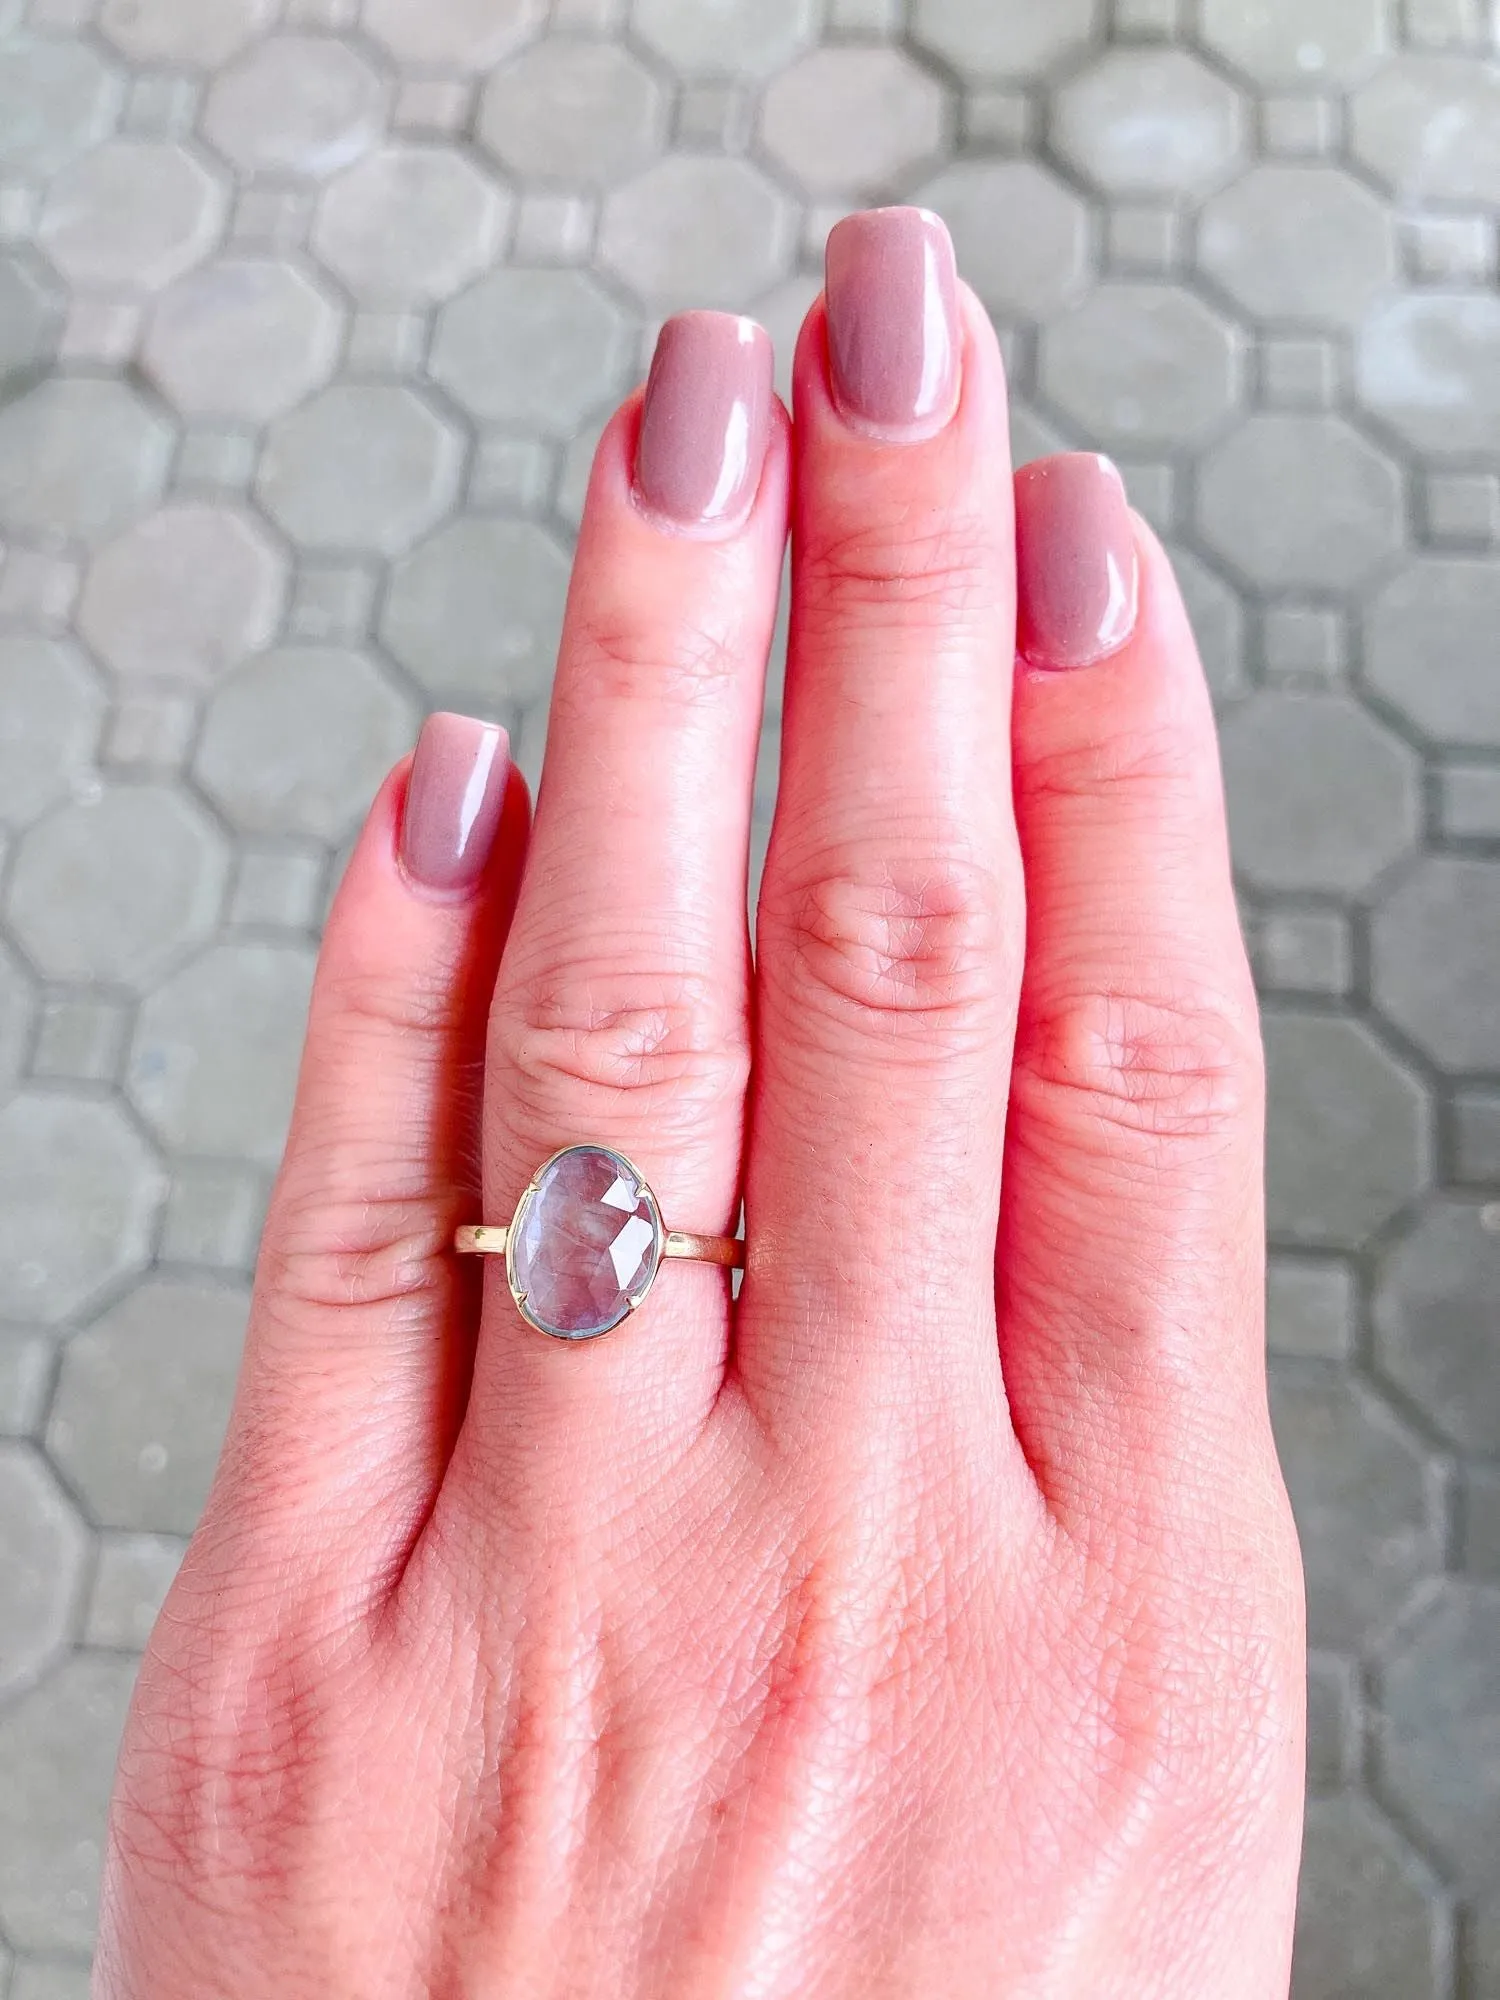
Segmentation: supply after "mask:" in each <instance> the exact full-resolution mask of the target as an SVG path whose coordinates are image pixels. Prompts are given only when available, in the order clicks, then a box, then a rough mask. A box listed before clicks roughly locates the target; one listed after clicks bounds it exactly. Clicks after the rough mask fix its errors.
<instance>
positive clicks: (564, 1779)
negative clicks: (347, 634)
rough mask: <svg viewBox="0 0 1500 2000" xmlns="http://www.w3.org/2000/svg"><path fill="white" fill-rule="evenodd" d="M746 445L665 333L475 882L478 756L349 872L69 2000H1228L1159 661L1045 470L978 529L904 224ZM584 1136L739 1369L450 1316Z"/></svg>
mask: <svg viewBox="0 0 1500 2000" xmlns="http://www.w3.org/2000/svg"><path fill="white" fill-rule="evenodd" d="M796 383H797V394H796V411H797V425H796V434H795V437H794V436H793V434H792V431H791V429H790V427H789V425H788V423H787V420H786V418H785V415H784V413H783V412H782V411H781V409H780V407H779V405H777V404H776V403H775V401H774V398H773V396H772V394H771V390H770V359H769V353H768V348H767V344H766V341H765V338H764V336H763V335H761V334H759V333H758V332H757V331H755V330H753V329H751V328H749V327H748V325H747V323H745V322H742V321H735V320H731V319H726V318H723V317H721V316H716V315H692V316H689V317H687V318H686V319H684V320H680V321H677V322H673V323H672V324H671V325H669V327H668V328H667V331H666V333H665V335H664V337H663V343H662V347H661V350H660V352H659V354H658V359H657V363H656V366H655V369H654V371H653V378H652V383H651V385H650V389H649V392H648V394H647V396H646V397H645V400H644V404H642V402H641V401H640V400H639V399H638V400H636V401H633V402H632V403H630V404H629V405H628V406H627V407H626V409H625V410H624V411H622V412H621V414H620V415H619V417H618V418H617V419H616V421H615V422H614V424H613V425H612V427H611V428H610V430H609V431H608V432H607V434H606V435H605V438H604V441H603V443H602V446H601V448H600V451H599V456H598V462H597V466H596V469H595V473H594V479H593V486H592V492H591V495H590V500H589V506H588V515H587V520H586V522H585V525H584V529H583V536H582V543H581V547H580V550H579V556H578V566H577V573H576V576H575V580H574V587H573V593H572V599H571V603H570V607H569V613H568V620H567V629H566V634H565V637H564V641H563V647H562V658H561V664H560V668H559V675H558V683H557V693H556V700H555V706H554V711H553V721H552V733H551V742H550V747H549V752H548V762H547V772H546V779H545V782H544V785H543V788H542V793H541V797H540V802H539V807H538V813H537V820H536V827H535V832H534V835H533V836H532V838H531V839H530V843H529V854H527V855H526V856H525V866H524V877H523V875H522V860H523V848H524V847H525V846H526V801H525V796H524V793H523V790H522V788H521V786H520V783H519V781H518V780H516V779H515V778H513V777H512V778H510V779H509V780H507V777H506V773H505V769H504V759H503V754H502V753H503V745H502V743H501V740H500V738H499V736H498V733H497V732H495V731H493V730H486V729H484V728H481V727H480V726H479V725H477V724H469V723H465V722H462V721H460V720H458V719H456V718H451V717H450V718H442V719H439V720H438V721H436V722H435V723H433V724H431V725H429V729H428V732H427V734H426V735H425V736H424V739H423V742H422V745H421V746H420V748H419V750H418V753H417V757H416V761H415V766H414V767H413V768H410V769H408V768H405V767H403V769H402V770H400V771H398V772H397V773H396V774H395V775H394V777H393V778H392V780H391V782H390V783H389V785H388V786H387V787H386V789H385V791H384V792H383V793H382V795H381V797H380V799H379V801H378V803H377V804H376V806H375V809H374V812H373V815H372V817H371V819H370V822H369V825H368V827H367V829H366V831H365V833H364V836H363V839H362V842H361V844H360V846H359V849H358V852H357V853H356V855H355V857H354V860H353V863H352V866H351V867H350V870H349V874H348V879H347V880H346V882H345V884H344V888H343V891H342V894H341V896H340V898H339V902H338V906H337V909H336V911H335V913H334V916H333V919H332V921H331V924H330V926H329V931H328V937H327V942H326V946H325V949H324V954H323V959H322V964H321V969H320V973H319V978H318V984H317V991H316V996H315V1000H314V1005H313V1013H312V1021H311V1026H310V1031H309V1038H308V1047H307V1055H306V1060H305V1065H304V1069H303V1076H302V1083H301V1089H300V1096H299V1100H298V1106H297V1112H296V1118H295V1123H294V1129H293V1133H292V1137H291V1141H290V1144H289V1147H288V1152H287V1157H286V1163H285V1166H284V1168H283V1171H282V1174H281V1178H280V1183H279V1187H278V1191H277V1195H276V1199H275V1202H274V1206H273V1212H272V1215H271V1218H270V1222H269V1226H268V1229H267V1234H266V1242H265V1250H264V1254H263V1258H262V1263H261V1269H260V1274H259V1281H258V1286H257V1292H256V1302H255V1308H254V1313H253V1321H252V1328H251V1334H250V1339H249V1344H248V1350H247V1354H246V1359H245V1366H244V1374H243V1379H242V1383H241V1387H240V1393H239V1397H238V1401H237V1404H236V1408H235V1412H234V1417H233V1422H232V1426H231V1430H230V1435H229V1439H228V1443H227V1445H226V1448H225V1454H224V1460H223V1464H222V1467H221V1470H220V1474H219V1477H218V1480H217V1483H216V1486H215V1489H214V1493H213V1497H212V1499H211V1501H210V1504H209V1507H208V1510H207V1514H206V1517H205V1519H204V1521H203V1525H202V1527H201V1529H200V1531H199V1533H198V1535H197V1537H196V1539H195V1541H194V1543H193V1545H192V1548H191V1551H190V1553H189V1556H188V1559H187V1562H186V1564H185V1566H184V1569H183V1571H182V1574H181V1576H180V1579H179V1581H178V1583H177V1585H176V1588H175V1589H174V1591H173V1593H172V1596H171V1599H170V1601H169V1603H168V1605H167V1608H166V1611H165V1613H164V1615H163V1618H162V1621H161V1624H160V1626H159V1628H158V1631H157V1633H156V1636H155V1639H154V1642H153V1645H152V1647H151V1651H150V1654H149V1657H148V1660H147V1663H146V1667H145V1670H144V1673H143V1675H142V1679H141V1683H140V1688H139V1692H138V1695H137V1698H136V1702H135V1707H134V1711H133V1714H132V1717H131V1721H130V1725H129V1729H128V1732H127V1737H126V1741H125V1746H124V1752H123V1756H122V1761H121V1766H120V1775H119V1780H118V1787H117V1794H116V1799H115V1805H114V1812H113V1823H112V1836H111V1844H110V1855H109V1863H108V1871H107V1883H106V1907H105V1915H104V1928H103V1941H102V1946H101V1953H100V1960H99V1967H100V1969H99V1973H98V1985H97V1988H96V1991H97V1992H98V1994H99V1995H101V1996H102V2000H177V1996H189V1995H190V1996H192V1997H193V2000H213V1996H234V2000H259V1996H263V1995H264V1996H267V2000H270V1996H275V2000H303V1996H309V2000H329V1997H330V1996H350V2000H353V1996H358V2000H386V1996H391V2000H396V1996H401V2000H407V1997H408V1996H417V1995H431V1996H457V1995H464V1996H487V1997H488V1996H493V1997H494V2000H501V1996H503V2000H533V1997H535V2000H543V1996H546V2000H563V1996H567V1997H568V2000H573V1996H599V2000H604V1996H609V2000H644V1996H652V2000H657V1996H663V2000H664V1996H672V2000H695V1996H714V2000H720V1996H725V1997H726V2000H727V1996H745V2000H750V1996H754V2000H781V1996H788V1997H789V2000H790V1996H796V2000H846V1996H847V2000H879V1996H886V1995H890V1996H896V1995H901V1996H907V1995H911V1996H937V1995H942V1996H943V2000H970V1997H971V1996H975V1997H977V1996H981V1995H982V1996H985V2000H1011V1996H1027V2000H1040V1996H1046V2000H1057V1996H1069V2000H1112V1997H1113V1996H1119V2000H1126V1997H1127V1996H1128V2000H1157V1996H1162V1997H1163V2000H1165V1997H1166V1996H1183V2000H1188V1996H1191V2000H1271V1996H1284V1994H1285V1992H1286V1986H1287V1979H1288V1965H1289V1959H1290V1938H1291V1923H1292V1909H1293V1900H1294V1884H1295V1877H1296V1870H1297V1860H1298V1848H1299V1833H1300V1805H1301V1772H1302V1740H1301V1729H1302V1720H1301V1673H1302V1633H1301V1595H1300V1580H1299V1572H1298V1563H1297V1555H1296V1548H1295V1541H1294V1537H1293V1532H1292V1528H1291V1526H1290V1522H1289V1516H1288V1512H1287V1508H1286V1504H1285V1500H1284V1496H1283V1492H1282V1487H1281V1483H1280V1479H1279V1475H1278V1472H1277V1468H1276V1462H1275V1457H1274V1453H1273V1449H1272V1444H1271V1438H1270V1433H1269V1427H1268V1424H1267V1419H1266V1413H1265V1395H1264V1382H1263V1364H1262V1327H1261V1278H1262V1272H1261V1234H1262V1228H1261V1192H1260V1180H1261V1118H1262V1103H1261V1099H1262V1084H1261V1069H1260V1058H1259V1044H1258V1037H1257V1026H1256V1014H1255V1004H1254V999H1253V995H1252V989H1251V983H1250V979H1249V975H1248V972H1247V969H1246V964H1245V959H1244V954H1243V951H1242V948H1241V944H1240V939H1239V933H1238V927H1237V923H1236V915H1235V908H1234V902H1233V898H1232V895H1231V889H1230V879H1229V867H1228V861H1227V857H1226V841H1225V832H1224V819H1223V810H1222V803H1221V798H1220V789H1219V779H1218V770H1217V760H1216V756H1215V744H1214V731H1213V722H1212V716H1211V712H1210V705H1209V699H1208V695H1207V693H1206V690H1205V687H1204V683H1203V679H1202V675H1201V671H1200V669H1199V666H1198V663H1197V659H1196V656H1195V652H1194V647H1193V642H1192V638H1191V635H1190V632H1189V628H1188V624H1187V620H1186V618H1185V616H1184V613H1183V608H1182V605H1181V602H1180V600H1179V597H1178V594H1177V590H1176V588H1175V585H1174V583H1173V579H1172V575H1171V572H1170V569H1169V566H1168V564H1167V562H1166V560H1165V558H1164V556H1163V554H1162V551H1161V550H1160V548H1159V547H1158V546H1157V544H1156V542H1155V541H1154V540H1153V538H1152V536H1151V535H1150V533H1149V531H1148V530H1147V529H1146V528H1145V527H1144V526H1143V524H1142V523H1141V522H1140V521H1138V520H1136V519H1135V518H1134V517H1133V516H1131V515H1130V514H1129V512H1128V510H1127V508H1126V505H1125V502H1124V498H1123V493H1122V490H1121V488H1120V486H1119V482H1118V479H1117V477H1116V476H1115V474H1114V473H1113V471H1112V470H1111V469H1110V468H1109V467H1108V466H1107V465H1105V464H1104V463H1103V462H1102V461H1099V460H1096V459H1091V458H1076V459H1065V460H1059V461H1052V462H1049V463H1047V464H1043V465H1041V466H1036V467H1032V468H1029V469H1028V470H1027V471H1026V472H1024V473H1023V474H1022V475H1021V476H1020V478H1019V480H1018V481H1014V482H1013V479H1012V473H1011V469H1010V465H1009V462H1008V456H1007V449H1006V415H1005V397H1004V384H1003V377H1002V369H1001V364H1000V359H999V354H998V351H997V347H996V343H995V340H994V336H993V334H992V332H991V330H990V328H989V326H988V324H987V323H986V321H985V319H984V317H983V314H982V313H981V311H980V310H979V308H978V307H977V305H976V304H975V302H974V300H973V299H972V298H971V297H970V296H969V295H968V294H967V293H966V292H964V291H962V290H961V289H960V288H959V287H958V286H957V285H956V282H955V280H954V277H953V273H952V267H951V248H950V246H949V244H948V242H947V238H946V236H945V234H944V233H943V232H942V230H941V226H940V225H939V224H937V223H936V222H935V221H934V220H933V219H932V218H928V217H923V216H921V215H919V214H917V213H916V212H914V211H894V212H886V213H884V214H880V215H876V216H874V217H863V218H856V219H855V220H853V221H851V222H850V223H847V224H845V225H843V226H841V228H840V229H839V230H837V231H836V232H835V235H834V237H833V239H832V242H831V245H830V259H829V286H828V293H827V301H826V312H825V307H824V305H823V304H821V303H820V305H819V306H818V307H816V308H815V309H814V311H813V314H812V316H811V318H810V320H809V323H808V326H807V327H806V329H805V331H804V336H803V339H802V342H801V347H800V351H799V354H798V359H797V369H796ZM794 464H795V471H796V479H795V494H796V499H795V510H794V511H795V523H794V527H795V574H794V605H795V609H794V618H793V627H792V643H791V659H790V667H789V676H788V685H787V693H786V708H785V730H784V762H783V773H782V789H781V796H780V804H779V807H778V810H777V818H776V825H775V833H774V838H773V841H772V845H771V851H770V857H769V861H768V863H767V867H766V873H765V881H764V888H763V893H762V897H761V904H760V922H759V941H758V951H757V955H756V959H755V962H754V964H753V965H752V959H751V952H750V946H749V941H748V938H747V934H746V924H745V920H744V885H745V879H746V870H747V856H748V852H749V844H750V825H751V801H752V789H753V777H754V769H755V761H756V743H757V732H758V728H759V721H760V713H761V703H762V674H763V663H764V661H765V658H766V654H767V650H768V645H769V641H770V636H771V630H772V624H773V618H774V612H775V605H776V596H777V587H778V580H779V576H780V571H781V563H782V553H783V543H784V539H785V534H786V528H787V518H788V506H789V492H790V491H791V489H792V485H793V481H792V473H793V468H794ZM1018 594H1019V641H1020V644H1019V658H1018V654H1017V646H1016V644H1015V641H1016V636H1017V615H1018ZM1012 779H1013V783H1012ZM481 1078H482V1090H481ZM481 1100H482V1101H481ZM583 1140H594V1141H598V1142H600V1143H604V1144H607V1145H610V1146H614V1147H617V1148H619V1149H620V1150H622V1151H623V1152H625V1153H626V1154H628V1155H629V1156H631V1158H632V1159H634V1160H635V1161H637V1162H638V1163H639V1164H640V1166H641V1168H642V1170H643V1171H644V1173H645V1174H646V1176H647V1177H648V1178H649V1180H650V1181H651V1183H652V1185H653V1186H654V1187H655V1188H656V1189H657V1190H658V1192H659V1193H660V1196H661V1201H662V1207H663V1210H664V1212H665V1215H666V1220H667V1223H668V1225H669V1226H672V1227H675V1228H680V1229H688V1230H699V1231H730V1232H732V1231H733V1229H734V1226H735V1221H736V1217H737V1214H738V1212H739V1206H740V1200H741V1195H742V1193H743V1196H744V1201H745V1212H746V1217H747V1235H748V1257H749V1268H748V1271H747V1274H746V1277H745V1281H744V1285H743V1290H742V1293H741V1296H740V1297H739V1299H738V1302H737V1303H732V1301H731V1296H730V1286H729V1284H728V1282H727V1280H726V1278H725V1275H724V1273H723V1272H722V1271H718V1270H714V1269H712V1268H709V1267H708V1266H705V1265H699V1264H691V1263H673V1264H669V1265H668V1266H667V1267H666V1269H665V1270H664V1271H663V1273H662V1275H661V1277H660V1279H659V1281H658V1283H657V1285H656V1288H655V1290H654V1292H653V1294H652V1296H651V1298H650V1299H649V1301H648V1302H647V1304H646V1305H645V1306H644V1308H643V1309H642V1311H641V1312H640V1314H639V1315H638V1316H636V1317H634V1318H632V1319H630V1320H628V1321H627V1322H626V1323H625V1325H624V1326H623V1327H622V1328H621V1329H620V1330H618V1331H617V1332H614V1333H613V1334H611V1335H610V1336H609V1337H608V1338H604V1339H600V1340H597V1341H584V1342H580V1343H577V1344H570V1343H568V1342H564V1341H559V1340H552V1339H549V1338H547V1337H546V1336H545V1335H544V1334H543V1333H541V1332H538V1331H535V1330H534V1329H532V1328H531V1327H529V1326H528V1325H526V1324H525V1323H524V1321H523V1319H522V1318H521V1316H520V1314H519V1313H518V1312H517V1310H516V1308H515V1306H514V1304H513V1302H512V1299H511V1296H510V1292H509V1289H508V1287H507V1284H506V1281H505V1273H504V1271H503V1270H502V1269H501V1268H500V1267H499V1266H498V1265H495V1264H489V1265H485V1266H483V1267H482V1269H481V1266H480V1264H479V1262H478V1260H467V1259H459V1258H456V1257H455V1256H454V1254H453V1252H452V1248H451V1245H452V1242H453V1237H454V1231H455V1229H456V1228H457V1227H458V1226H460V1225H462V1224H466V1223H474V1222H477V1221H480V1220H481V1219H482V1220H485V1221H488V1222H491V1223H503V1222H505V1221H507V1220H508V1219H509V1216H510V1213H511V1210H512V1208H513V1206H514V1204H515V1201H516V1198H517V1195H518V1193H519V1191H520V1190H521V1188H522V1187H523V1185H524V1184H525V1183H526V1181H527V1178H528V1176H529V1174H530V1173H531V1171H532V1170H533V1169H534V1168H535V1167H536V1166H537V1165H538V1164H539V1163H540V1162H541V1161H542V1160H544V1159H545V1158H546V1157H547V1156H548V1155H550V1154H551V1153H552V1152H553V1151H554V1150H555V1149H556V1148H558V1147H560V1146H564V1145H566V1144H568V1143H570V1142H575V1141H583ZM480 1153H482V1161H483V1174H482V1190H481V1187H480V1183H479V1176H478V1173H477V1171H476V1169H475V1166H474V1162H475V1160H476V1157H477V1155H478V1154H480ZM481 1195H482V1198H481ZM997 1245H998V1255H997ZM481 1283H482V1286H483V1296H482V1298H481V1295H480V1293H481Z"/></svg>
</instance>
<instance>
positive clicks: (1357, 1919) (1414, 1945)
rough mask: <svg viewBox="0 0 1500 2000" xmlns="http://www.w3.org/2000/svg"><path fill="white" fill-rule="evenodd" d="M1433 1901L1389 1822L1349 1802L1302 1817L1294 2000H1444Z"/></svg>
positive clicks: (1424, 1875)
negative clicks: (1381, 1998)
mask: <svg viewBox="0 0 1500 2000" xmlns="http://www.w3.org/2000/svg"><path fill="white" fill-rule="evenodd" d="M1438 1901H1439V1891H1438V1884H1437V1882H1436V1881H1435V1880H1434V1878H1433V1875H1432V1872H1431V1870H1430V1869H1429V1868H1427V1867H1426V1865H1425V1864H1424V1863H1423V1862H1422V1861H1421V1860H1420V1859H1419V1858H1418V1856H1417V1855H1416V1854H1414V1853H1413V1852H1412V1850H1411V1849H1410V1848H1409V1847H1408V1846H1407V1845H1406V1843H1405V1842H1404V1841H1403V1840H1401V1838H1400V1837H1399V1835H1398V1834H1397V1833H1396V1831H1395V1829H1394V1828H1393V1827H1392V1826H1391V1824H1390V1822H1389V1821H1388V1820H1386V1819H1385V1818H1384V1817H1383V1816H1382V1815H1381V1814H1379V1813H1378V1812H1377V1811H1376V1810H1375V1808H1374V1807H1373V1806H1372V1805H1370V1804H1369V1802H1368V1801H1366V1800H1364V1799H1361V1798H1358V1797H1356V1796H1354V1795H1352V1794H1351V1795H1346V1796H1345V1797H1343V1798H1337V1799H1314V1800H1313V1801H1312V1802H1311V1804H1310V1805H1309V1807H1308V1814H1307V1837H1306V1846H1305V1859H1304V1868H1303V1876H1302V1899H1301V1903H1300V1905H1299V1909H1298V1915H1297V1940H1296V1959H1295V1971H1294V1974H1293V1980H1292V1993H1293V1996H1294V2000H1371V1996H1373V1995H1375V1994H1377V1993H1389V1994H1391V1995H1393V1996H1394V1995H1397V1994H1399V1995H1400V1996H1401V2000H1443V1989H1442V1988H1441V1987H1440V1986H1439V1984H1438V1974H1437V1965H1438V1957H1437V1940H1438V1937H1439V1934H1440V1932H1439V1926H1440V1917H1439V1910H1438Z"/></svg>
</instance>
